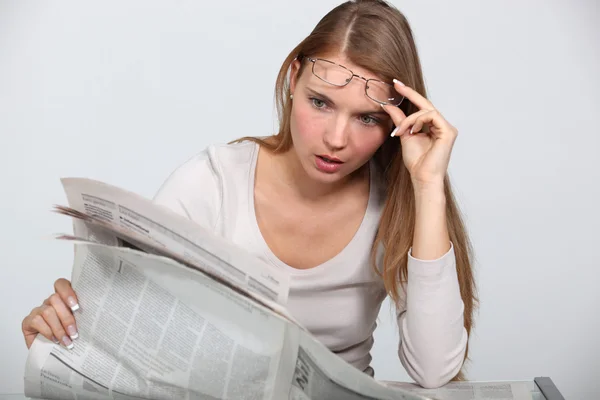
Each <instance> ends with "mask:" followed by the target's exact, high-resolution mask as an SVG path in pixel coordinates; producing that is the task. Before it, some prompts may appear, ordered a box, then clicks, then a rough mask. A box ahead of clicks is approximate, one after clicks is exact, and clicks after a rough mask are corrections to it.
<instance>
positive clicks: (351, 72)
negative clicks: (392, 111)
mask: <svg viewBox="0 0 600 400" xmlns="http://www.w3.org/2000/svg"><path fill="white" fill-rule="evenodd" d="M304 58H305V59H307V60H308V61H310V62H312V68H311V72H312V74H313V75H314V76H316V77H317V78H319V79H320V80H322V81H323V82H326V83H329V84H330V85H333V86H337V87H344V86H346V85H347V84H349V83H350V82H351V81H352V79H354V77H357V78H359V79H362V80H363V81H365V95H366V96H367V97H368V98H370V99H371V100H373V101H374V102H376V103H379V104H384V105H391V106H396V107H398V106H399V105H400V104H402V102H403V101H404V99H405V96H402V98H401V99H400V101H399V102H398V104H395V103H390V102H387V101H379V100H377V99H374V98H373V97H371V96H369V91H368V88H369V82H371V81H373V82H378V83H382V84H384V85H387V86H389V87H391V88H392V89H394V90H396V89H395V88H394V85H392V84H389V83H387V82H384V81H382V80H379V79H373V78H371V79H367V78H365V77H363V76H360V75H357V74H355V73H354V71H352V70H351V69H350V68H348V67H344V66H343V65H341V64H338V63H336V62H333V61H329V60H326V59H324V58H313V57H308V56H305V57H304ZM317 61H323V62H327V63H329V64H333V65H336V66H338V67H342V68H344V69H345V70H346V71H348V72H349V73H350V74H351V76H350V78H349V79H347V80H346V83H344V84H343V85H337V84H335V83H331V82H329V81H327V80H325V79H323V78H321V77H320V76H319V75H317V74H316V73H315V64H316V62H317ZM396 92H398V91H396Z"/></svg>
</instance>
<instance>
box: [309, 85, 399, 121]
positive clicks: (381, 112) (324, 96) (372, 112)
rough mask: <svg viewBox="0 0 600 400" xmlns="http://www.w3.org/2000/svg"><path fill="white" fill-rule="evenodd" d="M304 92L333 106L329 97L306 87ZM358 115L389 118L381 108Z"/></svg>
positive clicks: (333, 103)
mask: <svg viewBox="0 0 600 400" xmlns="http://www.w3.org/2000/svg"><path fill="white" fill-rule="evenodd" d="M306 90H307V91H308V92H310V94H312V95H313V96H317V97H320V98H321V99H322V100H324V101H325V102H327V103H329V105H331V106H334V105H335V102H334V101H333V100H331V99H330V98H329V97H327V96H326V95H324V94H323V93H320V92H317V91H316V90H314V89H311V88H309V87H308V86H307V87H306ZM360 114H373V115H382V116H384V117H386V116H389V114H388V113H386V112H385V111H384V110H382V109H381V107H379V108H376V109H374V110H367V111H363V112H361V113H360Z"/></svg>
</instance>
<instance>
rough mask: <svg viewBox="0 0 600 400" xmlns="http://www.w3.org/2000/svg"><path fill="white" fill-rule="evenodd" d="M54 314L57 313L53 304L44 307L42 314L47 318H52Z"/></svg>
mask: <svg viewBox="0 0 600 400" xmlns="http://www.w3.org/2000/svg"><path fill="white" fill-rule="evenodd" d="M54 314H55V311H54V308H53V307H51V306H44V308H43V309H42V316H43V317H44V319H46V320H47V319H49V318H52V316H53V315H54Z"/></svg>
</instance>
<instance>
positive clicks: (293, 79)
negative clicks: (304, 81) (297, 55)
mask: <svg viewBox="0 0 600 400" xmlns="http://www.w3.org/2000/svg"><path fill="white" fill-rule="evenodd" d="M298 71H300V61H298V60H294V61H292V65H291V67H290V94H292V95H293V94H294V92H295V91H296V83H297V81H298V78H300V77H299V76H298Z"/></svg>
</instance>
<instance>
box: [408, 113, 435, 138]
mask: <svg viewBox="0 0 600 400" xmlns="http://www.w3.org/2000/svg"><path fill="white" fill-rule="evenodd" d="M433 118H434V116H433V115H432V112H431V111H429V112H426V113H424V114H422V115H421V116H420V117H418V118H417V120H416V121H415V123H414V124H413V126H412V128H410V132H409V135H414V134H416V133H419V132H421V129H423V126H424V125H425V124H426V123H429V122H433ZM424 133H429V131H427V132H424Z"/></svg>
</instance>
